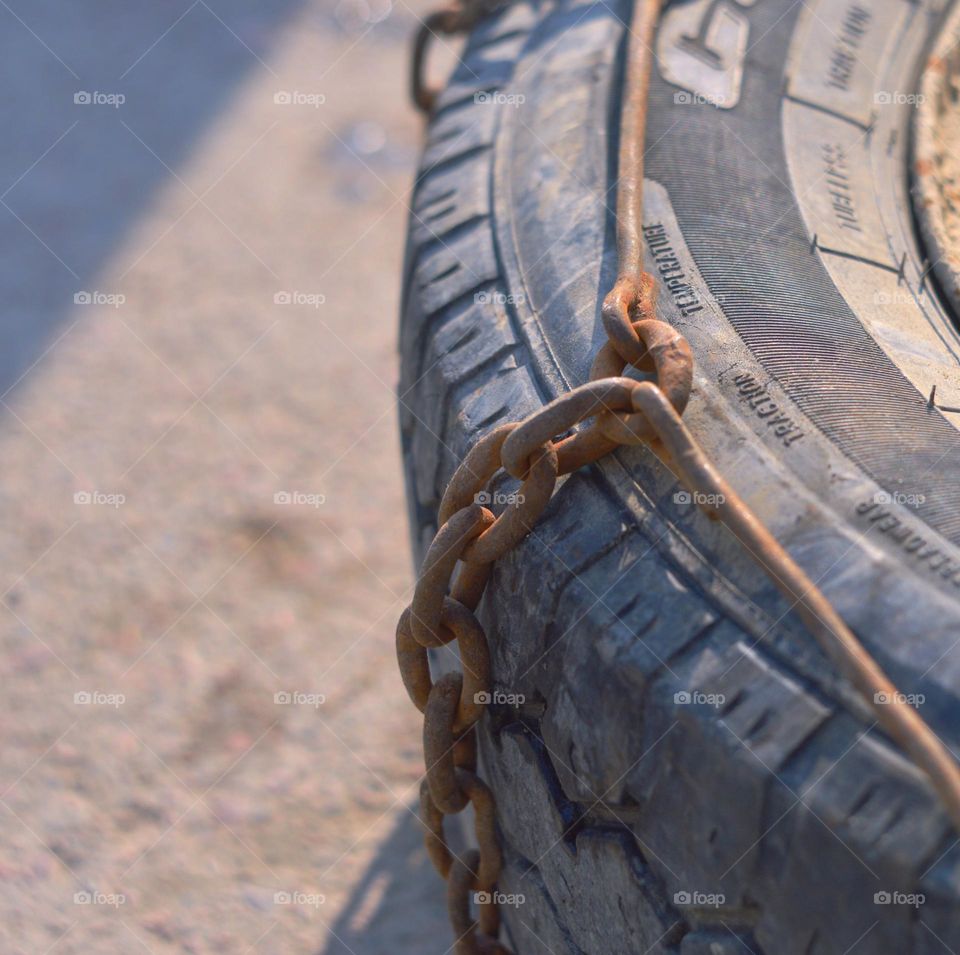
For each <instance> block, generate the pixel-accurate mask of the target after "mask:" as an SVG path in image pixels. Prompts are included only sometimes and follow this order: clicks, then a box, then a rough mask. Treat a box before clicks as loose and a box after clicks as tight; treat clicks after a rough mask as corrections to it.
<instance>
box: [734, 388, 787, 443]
mask: <svg viewBox="0 0 960 955" xmlns="http://www.w3.org/2000/svg"><path fill="white" fill-rule="evenodd" d="M733 383H734V385H736V388H737V397H738V398H739V399H740V401H741V402H743V404H745V405H746V406H747V407H748V408H750V409H752V410H753V412H754V413H755V414H756V416H757V417H758V418H759V419H760V420H761V421H763V422H764V423H765V424H766V426H767V427H768V428H770V429H771V430H772V431H773V433H774V435H776V437H778V438H779V439H780V440H781V441H782V442H783V444H784V446H785V447H788V448H789V447H790V445H792V444H796V443H797V441H799V440H800V439H801V438H802V437H803V431H802V430H801V429H800V427H799V426H798V425H797V423H796V422H795V421H794V420H793V419H792V418H790V416H789V415H786V414H784V413H783V412H782V411H781V410H780V406H779V405H778V404H777V403H776V401H774V400H773V398H771V397H770V395H769V394H768V392H767V386H766V385H765V384H762V383H761V382H759V381H757V379H756V378H755V377H754V376H753V375H751V374H749V373H747V372H744V373H743V374H740V375H737V377H736V378H734V379H733Z"/></svg>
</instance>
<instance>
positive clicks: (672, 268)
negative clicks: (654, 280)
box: [643, 222, 703, 318]
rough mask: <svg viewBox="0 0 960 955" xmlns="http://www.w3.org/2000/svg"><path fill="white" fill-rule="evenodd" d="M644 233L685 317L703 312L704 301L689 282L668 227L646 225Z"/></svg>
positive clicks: (654, 224) (666, 283)
mask: <svg viewBox="0 0 960 955" xmlns="http://www.w3.org/2000/svg"><path fill="white" fill-rule="evenodd" d="M643 235H644V237H645V238H646V240H647V247H648V248H649V249H650V254H651V255H652V256H653V259H654V261H655V262H656V263H657V272H658V274H659V275H660V278H661V279H662V280H663V284H664V285H665V286H666V287H667V289H668V290H669V291H670V294H671V295H672V296H673V301H674V302H675V303H676V306H677V308H679V309H680V314H681V315H683V317H684V318H689V317H690V316H691V315H695V314H696V313H697V312H702V311H703V302H702V301H701V300H700V295H699V293H698V292H697V290H696V289H695V288H694V287H693V286H692V285H690V283H689V282H687V276H686V273H685V272H684V271H683V266H682V265H681V264H680V257H679V256H678V255H677V253H676V252H675V251H674V248H673V246H672V245H671V244H670V237H669V236H668V235H667V230H666V227H665V226H664V225H663V224H662V223H660V222H655V223H652V224H651V225H645V226H644V227H643Z"/></svg>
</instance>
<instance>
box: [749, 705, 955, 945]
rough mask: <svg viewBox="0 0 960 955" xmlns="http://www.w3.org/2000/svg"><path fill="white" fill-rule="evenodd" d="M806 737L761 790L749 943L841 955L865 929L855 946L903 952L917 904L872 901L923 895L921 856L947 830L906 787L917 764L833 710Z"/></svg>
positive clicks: (927, 797) (930, 806)
mask: <svg viewBox="0 0 960 955" xmlns="http://www.w3.org/2000/svg"><path fill="white" fill-rule="evenodd" d="M815 742H816V745H812V746H809V747H807V748H806V749H805V750H804V751H803V752H802V753H801V754H800V755H799V756H798V758H797V759H796V760H795V761H794V762H793V763H792V764H791V765H789V766H788V767H787V768H786V769H785V770H784V771H783V772H782V773H781V774H780V777H779V778H780V780H781V781H782V785H781V786H779V787H777V788H773V789H771V794H770V799H769V801H768V805H767V807H766V812H765V817H764V828H765V829H766V830H768V832H767V835H766V837H765V840H764V847H763V855H764V861H763V865H762V866H761V870H760V872H759V873H758V879H757V885H756V886H755V894H756V896H757V901H758V904H759V905H760V908H761V912H762V916H761V919H760V922H759V924H758V925H757V939H758V941H760V942H761V944H765V945H767V946H770V945H773V944H774V940H776V944H777V946H778V948H776V950H777V951H778V952H779V951H783V952H784V955H794V953H797V955H806V948H807V946H808V945H811V944H813V943H814V942H815V943H816V947H815V948H814V949H813V950H814V951H816V952H818V953H821V952H822V953H825V955H827V953H830V955H832V953H834V952H836V953H837V955H842V953H843V952H844V951H846V950H847V948H848V947H849V946H851V945H853V944H854V943H855V942H856V941H857V939H858V938H859V937H860V935H861V934H862V933H868V934H867V935H865V937H864V938H863V940H862V941H860V942H859V943H858V944H857V948H856V951H858V952H860V951H863V952H869V953H878V955H879V953H888V952H901V951H902V952H906V951H912V949H911V948H910V943H911V935H912V931H913V929H912V926H913V924H914V922H915V920H916V917H917V915H918V911H919V914H920V916H921V917H922V908H921V910H918V909H916V908H915V907H913V906H911V905H909V904H905V903H893V904H878V902H877V901H876V899H875V896H876V894H877V893H890V894H894V893H902V894H903V895H904V896H906V895H913V894H916V893H918V892H923V889H922V888H919V887H918V880H919V879H920V878H921V871H920V870H921V869H922V868H923V867H924V865H925V864H924V863H923V862H922V861H921V860H923V859H929V858H932V857H933V854H934V853H935V850H936V848H937V847H938V846H939V845H941V844H943V842H944V840H945V838H946V836H947V829H946V821H945V819H944V817H943V814H942V812H941V810H940V809H939V808H938V807H937V806H936V804H935V800H934V799H933V797H932V795H931V793H930V792H929V791H927V790H925V789H921V788H920V787H918V786H917V785H916V783H917V770H916V769H914V768H913V767H912V766H911V765H910V764H909V763H908V762H906V760H905V759H903V757H901V756H899V755H898V754H897V753H896V752H894V751H893V750H892V749H890V748H889V747H888V746H887V745H886V744H885V743H884V742H883V741H882V740H880V739H879V738H876V737H874V736H873V735H872V734H870V735H867V734H865V732H864V730H863V728H862V727H860V726H858V725H857V723H855V722H854V721H853V720H852V719H851V718H850V717H848V716H845V715H839V716H835V717H834V718H833V719H832V720H831V721H830V722H829V723H828V724H826V725H825V726H824V727H823V729H822V730H821V732H819V733H818V734H817V737H816V740H815ZM868 840H869V841H868ZM881 870H882V873H883V875H882V878H881V877H880V876H879V875H878V874H877V873H879V872H880V871H881ZM955 914H956V911H955V909H954V916H955ZM954 921H956V920H955V919H954ZM871 926H872V927H871ZM958 928H960V926H958ZM953 931H954V932H956V931H957V929H956V928H955V929H954V930H953ZM785 938H789V939H790V942H789V944H787V943H786V942H785V941H784V939H785ZM954 940H955V943H956V941H957V935H954ZM771 950H773V949H771Z"/></svg>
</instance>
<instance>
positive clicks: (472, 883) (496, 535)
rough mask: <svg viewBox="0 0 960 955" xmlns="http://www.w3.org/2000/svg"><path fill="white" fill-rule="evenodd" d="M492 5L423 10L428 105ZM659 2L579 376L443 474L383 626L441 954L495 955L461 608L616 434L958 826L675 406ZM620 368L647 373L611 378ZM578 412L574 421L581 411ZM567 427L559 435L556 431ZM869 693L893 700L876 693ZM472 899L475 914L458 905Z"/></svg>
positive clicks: (467, 626)
mask: <svg viewBox="0 0 960 955" xmlns="http://www.w3.org/2000/svg"><path fill="white" fill-rule="evenodd" d="M497 5H499V3H497V2H495V3H492V4H491V2H490V0H468V2H467V3H466V4H465V5H464V6H461V7H458V8H448V9H446V10H442V11H439V12H437V13H435V14H433V15H432V16H431V17H428V18H427V20H426V21H425V22H424V24H423V26H422V27H421V29H420V32H419V33H418V34H417V37H416V40H415V44H414V58H413V71H412V94H413V99H414V102H415V103H416V104H417V105H418V106H419V107H420V108H421V109H422V110H424V111H425V112H429V111H430V109H431V107H432V105H433V103H434V101H435V98H436V94H435V92H434V91H433V90H431V89H430V88H428V87H427V86H426V84H425V82H424V80H423V68H424V61H425V55H426V49H427V46H428V42H429V39H430V37H431V36H433V35H435V33H436V32H437V31H439V32H442V33H453V32H458V31H461V30H468V29H470V28H471V27H472V25H473V24H474V23H476V21H477V20H478V19H479V17H480V16H482V15H483V13H485V12H488V11H489V10H491V9H493V8H494V7H495V6H497ZM660 7H661V0H636V2H635V10H634V15H633V21H632V23H631V26H630V33H631V37H630V43H629V48H628V64H627V75H626V80H625V90H624V105H623V113H622V118H621V131H620V151H619V157H618V164H619V179H618V194H617V210H616V211H617V253H618V265H619V274H618V276H617V280H616V282H615V284H614V286H613V288H612V289H611V290H610V292H609V293H608V294H607V296H606V297H605V299H604V302H603V305H602V308H601V317H602V321H603V326H604V329H605V331H606V333H607V338H608V341H607V342H606V344H604V345H603V346H602V347H601V349H600V351H599V352H598V354H597V356H596V358H595V360H594V362H593V365H592V367H591V370H590V380H589V381H588V382H587V383H585V384H583V385H580V386H579V387H577V388H574V389H572V390H571V391H569V392H567V393H566V394H564V395H561V396H560V397H558V398H556V399H555V400H553V401H551V402H550V403H549V404H548V405H546V406H544V407H543V408H541V409H540V410H539V411H537V412H535V413H534V414H532V415H530V416H529V417H528V418H526V419H525V420H524V421H521V422H514V423H510V424H504V425H501V426H499V427H498V428H495V429H494V430H493V431H491V432H489V433H488V434H486V435H485V436H484V437H482V438H481V439H480V440H479V441H477V443H476V444H475V445H474V447H473V448H472V449H471V450H470V452H469V453H468V454H467V456H466V458H465V459H464V460H463V462H462V463H461V464H460V466H459V467H458V468H457V470H456V472H455V474H454V475H453V477H452V478H451V480H450V483H449V484H448V486H447V489H446V492H445V493H444V496H443V500H442V501H441V503H440V508H439V513H438V525H439V530H438V531H437V534H436V537H435V538H434V540H433V543H432V544H431V546H430V548H429V550H428V552H427V556H426V558H425V560H424V563H423V567H422V568H421V571H420V575H419V578H418V580H417V584H416V587H415V590H414V596H413V600H412V602H411V604H410V607H408V608H407V609H406V610H405V611H404V613H403V615H402V616H401V618H400V621H399V624H398V626H397V633H396V644H397V660H398V663H399V666H400V672H401V675H402V678H403V683H404V686H405V687H406V690H407V693H408V694H409V696H410V699H411V700H412V701H413V703H414V705H415V706H416V707H417V708H418V709H419V710H420V711H421V712H422V713H423V715H424V726H423V751H424V762H425V766H426V775H425V777H424V779H423V781H422V784H421V788H420V818H421V821H422V823H423V826H424V829H425V841H426V848H427V852H428V854H429V857H430V859H431V861H432V862H433V864H434V866H435V867H436V869H437V870H438V872H439V873H440V875H441V876H442V877H443V878H444V879H445V880H446V881H447V907H448V912H449V916H450V922H451V925H452V927H453V930H454V935H455V938H456V943H455V951H456V953H457V955H510V952H509V949H507V948H505V947H504V946H503V945H502V944H501V943H500V942H499V941H498V940H497V937H498V934H499V925H500V918H499V912H498V909H497V905H496V899H497V895H496V888H497V881H498V878H499V875H500V870H501V866H502V862H503V859H502V853H501V850H500V845H499V841H498V838H497V829H496V805H495V802H494V797H493V794H492V792H491V791H490V789H489V787H488V786H487V785H486V784H485V783H484V782H483V781H482V780H481V779H480V777H479V776H478V775H477V743H476V729H475V727H476V724H477V722H478V721H479V719H480V718H481V716H482V715H483V712H484V709H485V705H486V701H488V700H490V699H491V695H490V694H491V672H490V654H489V649H488V646H487V641H486V635H485V633H484V631H483V628H482V626H481V625H480V623H479V621H478V620H477V618H476V616H475V614H474V611H475V610H476V608H477V605H478V604H479V602H480V599H481V597H482V595H483V591H484V588H485V586H486V583H487V579H488V577H489V575H490V570H491V566H492V564H493V562H494V561H496V560H497V559H498V558H500V557H501V556H502V555H503V554H505V553H506V552H507V551H509V550H511V549H512V548H513V547H515V546H516V545H517V544H518V543H519V542H520V541H521V540H523V538H524V537H525V536H526V534H527V533H528V532H529V531H530V530H531V528H532V527H533V526H534V524H535V523H536V522H537V520H538V518H539V517H540V515H541V514H542V513H543V510H544V508H545V507H546V506H547V504H548V503H549V501H550V499H551V496H552V494H553V490H554V487H555V485H556V482H557V479H558V477H560V476H562V475H564V474H568V473H570V472H572V471H575V470H577V469H579V468H581V467H583V466H585V465H587V464H590V463H592V462H594V461H596V460H598V459H599V458H602V457H604V456H605V455H607V454H609V453H610V452H611V451H613V450H615V449H616V448H618V447H619V446H621V445H623V444H646V445H648V446H649V447H650V448H651V449H652V450H653V451H654V452H655V453H656V454H657V456H658V457H659V458H660V459H661V461H662V462H663V463H664V464H665V465H666V466H667V467H668V468H670V469H671V470H672V471H673V473H674V474H675V475H676V476H677V477H678V479H679V480H680V481H681V482H682V483H683V484H684V485H686V487H687V488H688V489H689V490H691V491H693V492H695V493H696V494H697V500H698V501H699V502H704V503H702V504H701V505H700V506H701V507H702V508H703V509H704V510H705V511H707V513H708V514H709V515H710V516H711V517H714V518H716V519H718V520H720V521H722V522H723V523H724V524H725V525H726V526H727V527H728V528H729V529H730V530H731V531H732V532H733V534H734V535H735V536H736V537H737V538H738V539H739V540H740V541H741V543H742V544H743V546H744V547H745V548H746V549H747V551H748V553H749V554H750V556H751V557H752V558H753V559H754V561H755V562H756V563H757V564H758V565H759V566H760V567H761V568H762V569H763V571H764V572H765V573H766V574H768V575H769V576H770V578H771V580H772V581H773V583H774V584H775V585H776V586H777V588H778V589H779V590H780V591H781V593H783V594H784V595H785V596H786V597H787V599H788V600H790V601H791V604H792V606H794V607H796V609H797V612H798V613H799V615H800V617H801V619H802V620H803V621H804V623H805V625H806V626H807V629H808V630H809V631H810V632H811V633H812V634H813V636H814V637H815V639H816V640H817V642H818V644H819V645H820V647H821V649H822V650H823V652H824V653H825V654H826V656H827V657H828V658H829V659H830V660H831V662H832V663H833V664H834V665H835V666H836V667H837V669H838V670H839V671H840V672H841V673H842V674H843V676H844V677H845V678H847V679H848V680H849V681H850V682H851V683H852V684H853V685H854V686H855V687H856V689H857V690H858V691H859V692H860V694H862V696H863V697H864V698H865V700H866V701H868V702H869V703H870V704H871V705H872V706H873V707H874V711H875V713H876V716H877V722H878V723H879V724H880V725H881V726H882V727H883V729H884V730H885V731H886V732H887V733H889V735H890V736H891V737H892V738H893V739H894V740H895V741H896V742H897V743H899V744H900V745H901V746H902V747H903V748H904V749H905V750H906V751H907V753H909V754H910V756H911V757H912V759H913V760H914V762H915V763H916V764H917V765H918V766H919V767H920V768H921V769H922V770H923V771H924V772H925V773H926V774H927V776H928V777H929V779H930V781H931V783H932V785H933V787H934V789H935V790H936V792H937V793H938V795H939V797H940V799H941V801H942V802H943V804H944V807H945V808H946V810H947V812H948V814H949V815H950V817H951V819H952V821H953V823H954V825H955V826H956V827H957V828H958V829H960V767H958V765H957V763H956V762H955V760H954V759H953V757H952V756H951V755H950V753H949V751H948V750H947V749H946V747H945V746H944V745H943V743H941V741H940V740H939V738H938V737H937V736H936V734H935V733H934V732H933V731H932V730H931V729H930V727H929V726H927V724H926V723H925V722H924V720H923V719H922V718H921V717H920V716H919V715H918V714H917V712H916V710H915V709H914V708H913V707H911V706H910V705H909V704H908V703H906V702H904V701H903V697H902V696H901V695H900V694H899V693H898V691H897V689H896V687H895V686H894V685H893V683H892V682H891V681H890V680H889V678H888V677H887V676H886V674H885V673H884V672H883V671H882V670H881V668H880V667H879V666H878V664H877V663H876V661H875V660H874V659H873V658H872V657H871V656H870V654H869V653H868V652H867V651H866V650H865V649H864V647H863V645H862V644H861V643H860V641H859V640H858V639H857V637H856V636H855V635H854V634H853V632H852V631H851V630H850V629H849V627H847V625H846V624H845V623H844V622H843V620H842V619H841V618H840V616H839V615H838V614H837V612H836V611H835V610H834V608H833V607H832V605H831V604H830V602H829V601H828V600H827V599H826V597H824V595H823V594H822V593H821V592H820V590H819V589H818V588H817V586H816V585H815V584H814V583H813V581H812V580H811V579H810V578H809V577H808V576H807V574H806V573H805V572H804V571H803V570H802V569H801V568H800V567H799V565H798V564H797V563H796V562H795V561H794V560H793V559H792V558H791V557H790V556H789V554H787V552H786V551H785V550H784V549H783V547H782V546H781V545H780V544H779V543H778V542H777V541H776V540H775V539H774V537H773V536H772V535H771V533H770V532H769V531H768V530H767V528H766V527H764V525H763V524H762V523H761V522H760V520H759V519H758V518H757V516H756V515H755V514H754V513H753V511H751V510H750V508H749V507H748V506H747V504H746V503H745V502H744V501H743V500H742V499H741V498H740V497H739V496H738V495H737V494H736V492H735V491H734V490H733V488H732V487H731V486H730V485H729V484H728V483H727V481H726V480H725V479H724V478H723V477H722V476H721V475H720V474H719V473H718V472H717V470H716V469H715V468H714V467H713V465H712V464H711V462H710V461H709V459H708V458H707V457H706V455H705V454H704V452H703V451H702V449H701V448H700V446H699V445H698V444H697V442H696V440H695V439H694V438H693V436H692V435H691V433H690V432H689V430H688V429H687V427H686V425H685V424H684V423H683V420H682V418H681V415H682V414H683V411H684V409H685V408H686V405H687V401H688V400H689V397H690V392H691V389H692V385H693V357H692V355H691V351H690V347H689V345H688V344H687V342H686V340H685V339H684V338H683V336H682V335H681V334H680V333H679V332H678V331H677V330H676V329H674V328H673V327H671V326H670V325H668V324H666V323H665V322H661V321H659V320H658V319H656V318H655V311H656V309H655V285H654V280H653V278H652V277H651V276H650V275H649V274H648V273H647V272H645V271H644V269H643V251H642V245H641V234H642V233H641V224H642V212H643V149H644V130H645V126H646V106H647V93H648V87H649V78H650V59H651V54H650V50H651V45H652V40H653V35H654V30H655V27H656V22H657V19H658V16H659V13H660ZM629 366H633V367H634V368H638V369H640V370H642V371H645V372H649V373H650V374H652V375H653V376H654V378H655V382H654V381H638V380H636V379H634V378H628V377H624V376H623V375H624V371H625V370H626V369H627V368H628V367H629ZM588 419H592V423H591V424H590V425H589V426H587V427H585V428H580V429H579V430H573V429H575V428H577V426H578V425H580V424H581V423H582V422H584V421H586V420H588ZM570 432H572V433H570ZM501 469H502V470H503V471H505V472H506V473H507V474H509V475H510V476H512V477H514V478H516V479H517V480H519V481H522V486H521V488H520V491H519V492H518V494H517V495H515V497H514V502H515V503H512V504H509V505H508V506H507V507H506V509H504V510H503V512H502V513H501V514H500V515H499V516H497V515H495V514H494V513H493V512H492V511H491V510H489V509H488V508H487V507H485V506H484V503H483V502H485V501H488V500H489V496H484V494H485V489H486V488H487V487H488V486H489V485H490V482H491V480H492V479H493V478H494V476H495V475H496V474H497V473H498V472H499V471H500V470H501ZM454 640H456V642H457V646H458V650H459V656H460V661H461V667H462V672H461V673H447V674H445V675H444V676H442V677H440V678H439V679H438V680H437V681H436V682H433V681H432V678H431V675H430V666H429V662H428V658H427V650H428V649H429V648H431V647H441V646H444V645H446V644H448V643H451V642H452V641H454ZM877 699H886V700H892V701H894V703H893V705H880V704H878V703H877V702H876V700H877ZM467 805H472V806H473V810H474V817H475V834H476V839H477V846H478V848H477V849H472V850H470V851H468V852H466V853H465V854H463V855H462V856H457V855H456V854H455V853H454V852H453V851H452V850H451V849H450V847H449V844H448V842H447V839H446V836H445V834H444V817H445V816H447V815H452V814H456V813H459V812H462V811H463V810H464V809H465V808H466V807H467ZM474 906H475V907H476V910H477V917H476V919H474V917H473V915H472V914H471V912H472V909H473V907H474Z"/></svg>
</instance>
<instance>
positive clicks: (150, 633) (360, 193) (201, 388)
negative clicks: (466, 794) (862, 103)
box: [0, 0, 451, 955]
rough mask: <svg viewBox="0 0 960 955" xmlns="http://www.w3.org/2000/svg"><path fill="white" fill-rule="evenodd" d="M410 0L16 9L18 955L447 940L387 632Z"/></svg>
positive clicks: (4, 799) (12, 587) (407, 712)
mask: <svg viewBox="0 0 960 955" xmlns="http://www.w3.org/2000/svg"><path fill="white" fill-rule="evenodd" d="M427 9H428V6H427V4H426V3H423V2H420V0H296V2H295V0H273V2H271V3H264V2H262V0H258V2H255V0H231V2H230V3H226V2H225V0H195V2H191V0H176V2H174V0H150V2H147V0H135V2H130V0H126V2H120V0H87V2H84V3H78V4H65V3H62V2H54V0H33V2H32V3H27V2H26V0H0V24H2V29H0V72H2V74H3V82H2V84H0V90H2V92H0V110H2V118H3V122H2V127H3V128H4V129H5V130H6V135H5V136H4V137H3V148H2V149H0V293H2V297H0V301H2V306H0V395H2V397H0V414H2V418H0V460H2V462H3V470H2V479H0V503H2V506H3V511H4V513H5V515H6V519H5V520H3V521H2V522H0V592H2V595H3V596H2V606H3V612H2V614H0V620H2V628H0V639H2V642H3V645H2V649H0V668H2V690H3V699H4V702H5V705H4V706H3V709H2V716H0V719H2V726H3V733H2V746H0V760H2V777H0V884H2V892H0V906H2V918H0V937H2V944H0V948H2V951H3V952H5V953H7V952H11V953H12V952H24V953H67V952H77V953H81V952H82V953H100V952H107V953H113V952H123V953H128V952H138V951H145V952H154V953H167V952H190V953H203V952H230V953H248V952H249V953H253V952H263V953H266V952H273V953H315V955H333V953H337V955H340V953H355V955H372V953H381V952H382V953H387V952H390V953H394V952H398V951H409V952H416V953H417V955H443V953H445V952H447V951H448V950H449V946H450V942H451V939H450V936H449V930H448V929H447V927H446V920H445V915H444V912H443V889H442V884H441V883H440V881H439V879H438V878H437V877H436V876H435V875H434V874H433V872H432V870H431V869H430V867H429V864H428V862H427V860H426V857H425V854H424V852H423V850H422V848H421V843H420V835H419V827H418V823H417V821H416V819H415V816H414V812H415V802H416V791H417V781H418V777H419V773H420V769H421V757H420V756H419V738H420V718H419V714H417V713H416V711H415V710H414V709H413V707H412V705H411V704H410V703H409V701H408V700H407V698H406V695H405V693H404V691H403V688H402V686H401V684H400V680H399V677H398V676H397V675H396V665H395V659H394V651H393V627H394V622H395V620H396V617H397V616H398V614H399V612H400V610H401V609H402V608H403V606H404V605H405V604H406V602H407V601H408V599H409V593H410V584H411V563H410V551H409V547H408V532H407V525H406V514H405V506H404V498H403V490H402V486H401V471H400V462H399V449H398V438H397V426H396V410H395V408H396V395H395V387H396V380H397V373H396V356H395V338H396V327H397V313H398V306H399V282H400V275H401V262H402V252H403V236H404V232H405V225H406V216H407V197H408V195H409V189H410V185H411V180H412V176H413V171H414V163H415V161H416V158H417V153H418V150H419V144H420V139H421V130H422V122H421V119H420V117H419V116H417V115H416V114H415V113H414V112H413V110H412V109H411V108H410V106H409V105H408V102H407V98H406V76H407V65H408V64H407V57H408V47H409V39H410V36H411V34H412V32H413V31H414V29H415V27H416V25H417V23H418V17H419V16H422V15H424V14H425V13H426V12H427Z"/></svg>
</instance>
